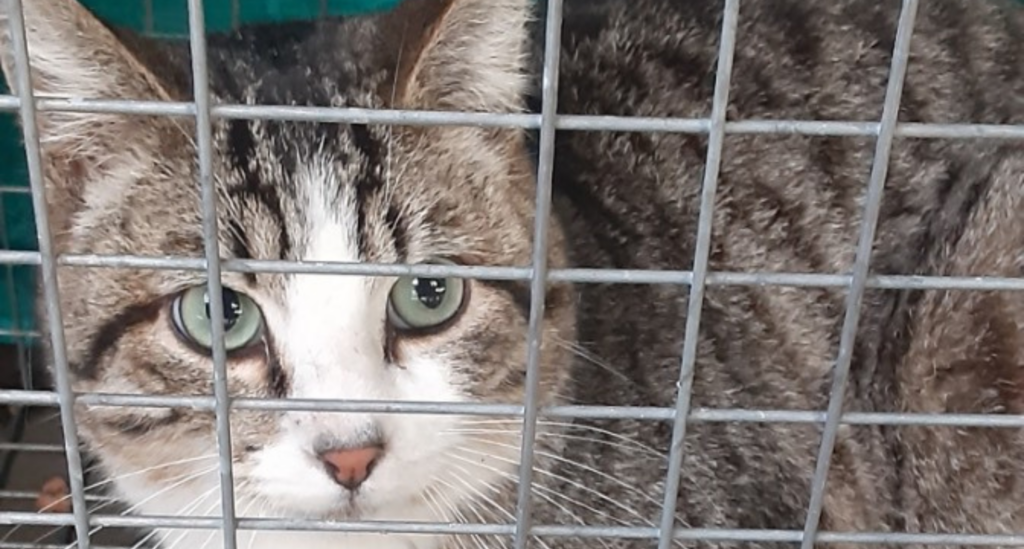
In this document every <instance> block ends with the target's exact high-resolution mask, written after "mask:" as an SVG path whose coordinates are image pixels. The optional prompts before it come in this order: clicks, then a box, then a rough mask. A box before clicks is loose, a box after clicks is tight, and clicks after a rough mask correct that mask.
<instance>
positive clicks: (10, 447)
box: [0, 442, 64, 453]
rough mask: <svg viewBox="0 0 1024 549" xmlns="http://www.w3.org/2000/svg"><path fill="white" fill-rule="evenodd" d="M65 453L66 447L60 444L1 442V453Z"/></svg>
mask: <svg viewBox="0 0 1024 549" xmlns="http://www.w3.org/2000/svg"><path fill="white" fill-rule="evenodd" d="M63 451H64V447H63V446H61V445H59V444H34V443H31V442H0V452H26V453H28V452H36V453H44V452H45V453H50V452H63Z"/></svg>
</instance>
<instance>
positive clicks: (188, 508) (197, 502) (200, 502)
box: [132, 486, 220, 549]
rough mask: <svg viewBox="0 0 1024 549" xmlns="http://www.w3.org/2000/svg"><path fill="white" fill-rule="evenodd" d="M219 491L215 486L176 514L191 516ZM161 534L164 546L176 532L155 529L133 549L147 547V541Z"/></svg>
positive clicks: (218, 487)
mask: <svg viewBox="0 0 1024 549" xmlns="http://www.w3.org/2000/svg"><path fill="white" fill-rule="evenodd" d="M218 490H220V486H214V487H213V488H210V489H209V490H207V491H205V492H203V493H201V494H199V496H197V497H196V498H195V499H193V500H192V501H190V502H188V503H187V504H185V505H183V506H182V507H181V509H179V510H178V512H177V513H176V514H177V515H189V514H191V513H192V511H194V510H196V509H198V508H199V507H200V506H202V505H203V504H204V502H206V500H207V498H209V497H211V496H213V495H214V494H216V493H217V491H218ZM160 533H162V534H163V536H162V539H161V540H160V542H161V544H162V543H163V542H165V541H167V538H168V537H170V536H171V534H173V533H175V532H173V531H164V532H161V531H160V530H157V529H154V530H153V531H152V532H150V533H149V534H148V535H146V537H144V538H142V539H141V540H139V542H138V543H136V544H135V545H133V546H132V549H139V548H141V547H142V546H143V545H145V543H146V542H147V541H149V540H150V539H152V538H153V537H154V536H156V535H157V534H160ZM187 533H188V532H187V531H186V532H185V533H183V534H182V535H183V536H184V535H185V534H187Z"/></svg>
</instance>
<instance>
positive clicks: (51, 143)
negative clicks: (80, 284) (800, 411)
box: [0, 0, 177, 221]
mask: <svg viewBox="0 0 1024 549" xmlns="http://www.w3.org/2000/svg"><path fill="white" fill-rule="evenodd" d="M7 4H8V3H7V2H0V64H2V66H3V73H4V76H5V77H6V80H7V83H8V85H9V87H10V89H11V93H16V92H17V90H18V87H19V86H18V76H17V71H16V70H15V62H14V48H13V43H12V42H13V36H12V29H13V27H12V24H13V23H14V22H13V21H12V20H11V19H12V16H11V14H10V13H7V8H6V7H5V6H7ZM22 5H23V12H24V20H25V33H26V38H27V41H28V55H29V59H30V66H31V68H32V71H31V74H32V76H31V83H32V89H33V90H34V92H35V94H36V97H37V98H46V97H69V98H87V99H139V100H154V101H158V100H167V99H170V98H171V96H170V95H169V94H168V92H167V90H165V89H164V87H163V86H161V84H160V83H159V81H158V80H157V78H156V77H155V76H154V74H153V73H152V72H151V71H150V70H149V69H147V68H146V67H145V66H144V65H143V64H142V63H141V62H140V61H139V59H138V58H136V56H134V55H133V54H132V53H131V52H130V51H129V50H128V48H126V47H125V46H124V44H123V43H122V42H121V41H120V40H119V39H118V38H117V37H116V36H115V35H114V33H113V32H112V31H111V30H109V29H108V28H107V27H106V26H105V25H103V23H101V22H100V21H99V20H98V19H96V18H95V17H94V16H93V15H92V14H90V13H89V12H88V11H86V9H84V8H83V7H82V6H81V5H79V4H78V3H77V2H76V1H75V0H22ZM176 123H177V122H174V121H169V120H166V119H165V120H157V119H155V118H153V117H141V118H140V117H136V116H126V115H107V114H96V113H91V114H90V113H68V112H55V111H42V110H41V111H38V112H37V124H38V127H39V134H40V141H41V145H42V150H43V154H44V157H45V162H44V166H45V169H46V174H45V175H46V178H47V186H48V191H49V193H50V195H51V196H50V198H51V203H53V204H54V205H55V207H57V209H58V211H57V212H56V214H57V217H58V218H60V217H61V216H62V215H63V216H65V217H66V215H67V214H68V213H69V212H67V211H62V209H65V208H70V209H72V210H73V209H75V205H74V204H75V203H79V202H81V201H82V200H83V196H82V195H83V194H86V189H84V188H83V187H85V186H86V185H87V183H92V182H97V183H96V184H97V185H99V184H100V183H99V182H104V181H111V183H110V184H115V183H113V182H112V180H113V179H116V177H112V175H116V174H117V173H128V172H134V173H138V170H139V167H140V161H141V162H147V159H145V158H141V157H140V155H141V156H146V155H147V154H152V151H156V150H159V144H158V143H157V142H158V141H159V140H160V139H161V138H160V136H161V135H162V134H166V131H165V130H166V128H167V127H168V126H169V125H171V124H176ZM147 151H149V152H147ZM104 184H107V183H104ZM115 193H116V190H115V189H108V190H107V194H108V195H110V194H115ZM59 221H63V220H59Z"/></svg>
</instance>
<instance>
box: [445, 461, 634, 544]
mask: <svg viewBox="0 0 1024 549" xmlns="http://www.w3.org/2000/svg"><path fill="white" fill-rule="evenodd" d="M451 457H453V458H455V459H456V460H459V461H462V462H464V463H472V464H473V465H474V466H479V467H481V468H485V469H489V470H490V471H492V472H494V473H496V474H498V475H500V476H503V477H504V478H506V479H509V480H512V481H513V482H515V481H517V480H518V477H517V476H516V475H514V474H512V473H508V472H505V471H501V470H499V469H497V468H494V467H491V466H487V465H483V464H478V463H476V462H469V461H468V460H466V458H464V457H461V456H451ZM455 466H456V467H458V468H459V469H460V470H462V471H463V472H464V473H466V474H467V475H470V476H471V474H470V472H469V471H467V470H466V469H465V468H464V467H462V466H461V465H457V464H456V465H455ZM531 488H532V491H533V493H534V494H535V495H537V496H539V497H541V498H543V499H544V500H545V501H547V502H548V503H551V504H552V505H554V506H555V507H557V508H559V509H561V510H562V511H563V512H564V513H566V514H567V515H569V516H570V517H572V518H574V519H576V520H577V521H578V522H579V523H580V524H585V522H584V521H583V519H581V518H580V517H579V515H577V514H576V513H573V512H572V511H571V510H569V509H568V508H566V507H565V506H563V505H561V504H560V503H558V502H556V501H555V499H554V498H553V497H552V496H557V497H560V498H562V499H565V500H567V501H568V502H569V503H572V504H576V505H579V506H580V507H583V508H584V509H586V510H588V511H591V512H593V513H594V514H596V515H599V516H602V517H605V518H607V519H609V520H612V521H615V522H617V523H619V524H621V525H625V526H628V525H629V522H628V521H624V520H622V519H619V518H616V517H614V516H612V515H610V514H609V513H607V512H605V511H600V510H598V509H595V508H593V507H591V506H589V505H587V504H585V503H582V502H580V501H578V500H575V499H571V498H569V497H568V496H566V495H565V494H562V493H561V492H558V491H556V490H552V489H550V488H548V487H546V486H542V485H540V484H533V485H532V486H531ZM491 489H492V490H493V491H498V489H497V488H496V487H491ZM548 494H550V495H548ZM538 541H540V540H538ZM599 541H600V542H601V544H602V545H604V546H605V547H607V546H608V542H607V541H604V540H599Z"/></svg>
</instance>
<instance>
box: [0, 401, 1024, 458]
mask: <svg viewBox="0 0 1024 549" xmlns="http://www.w3.org/2000/svg"><path fill="white" fill-rule="evenodd" d="M77 400H78V402H81V403H82V404H88V405H93V406H124V407H138V408H175V407H181V408H190V409H195V410H212V409H214V407H215V406H216V399H215V398H214V397H209V396H177V395H134V394H101V393H84V394H81V395H79V396H78V399H77ZM0 404H21V405H30V406H56V405H57V404H58V399H57V395H56V394H54V393H51V392H49V391H19V390H8V391H0ZM231 406H232V408H233V409H237V410H276V411H310V412H313V411H316V412H336V413H375V414H431V415H447V414H456V415H473V416H522V415H523V410H524V408H523V406H519V405H514V404H477V403H466V402H413V401H374V400H312V399H247V398H239V399H235V400H233V401H232V403H231ZM538 415H539V416H541V417H545V418H568V419H572V418H586V419H635V420H640V421H669V420H672V419H673V418H674V417H675V409H674V408H657V407H647V406H577V405H565V406H546V407H542V408H540V409H539V410H538ZM825 418H826V413H825V412H823V411H802V410H744V409H734V408H695V409H693V410H691V412H690V416H689V421H691V422H692V421H698V422H715V423H722V422H736V423H824V422H825ZM841 422H842V423H843V424H847V425H908V426H911V425H912V426H945V427H983V428H1021V427H1024V415H1015V414H946V413H905V412H900V413H890V412H851V413H844V414H843V415H842V416H841ZM16 446H17V447H24V448H23V449H25V450H26V451H51V450H53V449H54V448H57V449H60V447H54V446H51V445H20V446H19V445H18V444H0V449H7V448H9V447H16Z"/></svg>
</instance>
